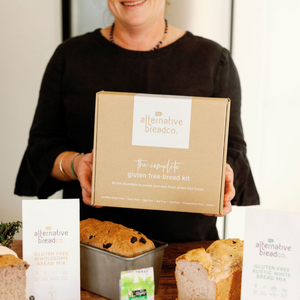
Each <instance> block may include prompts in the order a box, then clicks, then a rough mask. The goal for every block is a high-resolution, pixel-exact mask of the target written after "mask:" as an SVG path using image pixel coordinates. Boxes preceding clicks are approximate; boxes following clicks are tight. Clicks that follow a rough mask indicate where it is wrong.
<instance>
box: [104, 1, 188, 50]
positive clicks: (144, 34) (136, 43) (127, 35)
mask: <svg viewBox="0 0 300 300" xmlns="http://www.w3.org/2000/svg"><path fill="white" fill-rule="evenodd" d="M165 5H166V2H165V0H141V1H119V0H108V7H109V9H110V10H111V12H112V13H113V15H114V17H115V23H114V24H113V25H112V27H107V28H105V29H102V30H101V33H102V35H103V36H104V37H105V38H106V39H109V40H112V41H113V42H114V43H116V44H117V45H119V46H120V47H123V48H126V49H129V50H139V51H149V50H152V49H153V48H155V47H156V46H157V45H160V47H165V46H167V45H169V44H171V43H172V42H174V41H175V40H177V39H178V38H180V37H181V36H183V35H184V31H182V30H179V29H177V28H175V27H172V26H170V27H169V28H168V25H167V22H166V21H165V19H164V15H165ZM166 33H168V34H166Z"/></svg>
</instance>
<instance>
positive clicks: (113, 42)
mask: <svg viewBox="0 0 300 300" xmlns="http://www.w3.org/2000/svg"><path fill="white" fill-rule="evenodd" d="M114 29H115V23H113V24H112V25H111V29H110V32H109V40H110V42H111V43H112V44H116V43H115V41H114V37H113V34H114ZM167 33H168V21H167V19H165V30H164V36H163V38H162V39H161V41H159V42H158V44H157V45H156V46H155V47H153V48H152V49H151V51H153V50H157V49H159V48H160V46H161V45H162V43H163V40H164V39H165V37H166V34H167Z"/></svg>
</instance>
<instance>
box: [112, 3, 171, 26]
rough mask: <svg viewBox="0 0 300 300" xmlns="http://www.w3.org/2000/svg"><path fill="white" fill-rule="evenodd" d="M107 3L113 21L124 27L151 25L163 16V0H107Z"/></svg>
mask: <svg viewBox="0 0 300 300" xmlns="http://www.w3.org/2000/svg"><path fill="white" fill-rule="evenodd" d="M107 4H108V7H109V9H110V10H111V12H112V13H113V15H114V17H115V21H116V22H119V23H120V24H122V25H123V26H126V27H127V26H132V27H136V26H140V25H144V24H150V25H151V24H153V23H154V22H155V21H156V20H158V19H160V18H163V16H164V10H165V0H107ZM160 21H161V20H160Z"/></svg>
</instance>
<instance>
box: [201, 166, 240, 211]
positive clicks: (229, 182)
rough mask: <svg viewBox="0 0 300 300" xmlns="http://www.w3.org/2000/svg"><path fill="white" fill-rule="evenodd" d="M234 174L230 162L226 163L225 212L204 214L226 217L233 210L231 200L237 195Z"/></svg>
mask: <svg viewBox="0 0 300 300" xmlns="http://www.w3.org/2000/svg"><path fill="white" fill-rule="evenodd" d="M233 180H234V174H233V170H232V168H231V167H230V165H229V164H226V172H225V190H224V200H223V213H222V214H221V215H212V214H204V215H206V216H214V217H224V216H226V215H227V214H229V213H230V212H231V211H232V205H231V200H232V199H233V198H234V196H235V188H234V186H233Z"/></svg>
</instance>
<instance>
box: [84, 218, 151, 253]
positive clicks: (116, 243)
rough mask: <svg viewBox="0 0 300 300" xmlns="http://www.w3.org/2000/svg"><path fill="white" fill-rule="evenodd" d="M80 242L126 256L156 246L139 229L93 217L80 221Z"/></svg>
mask: <svg viewBox="0 0 300 300" xmlns="http://www.w3.org/2000/svg"><path fill="white" fill-rule="evenodd" d="M80 242H81V243H82V244H85V245H89V246H93V247H96V248H99V249H102V250H107V251H109V252H111V253H115V254H118V255H121V256H124V257H134V256H137V255H139V254H142V253H144V252H147V251H149V250H152V249H154V248H155V246H154V243H153V242H152V241H151V240H149V239H148V238H147V237H146V236H145V235H144V234H142V233H141V232H139V231H136V230H134V229H131V228H127V227H125V226H123V225H120V224H115V223H113V222H110V221H103V222H102V221H99V220H97V219H91V218H90V219H86V220H83V221H81V222H80Z"/></svg>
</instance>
